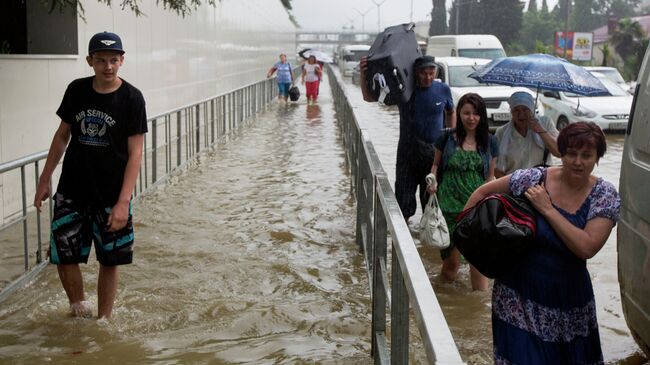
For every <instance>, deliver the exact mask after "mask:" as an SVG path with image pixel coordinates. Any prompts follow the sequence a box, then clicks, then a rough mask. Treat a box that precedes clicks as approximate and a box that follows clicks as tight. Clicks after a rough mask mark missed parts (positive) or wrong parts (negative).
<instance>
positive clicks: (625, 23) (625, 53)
mask: <svg viewBox="0 0 650 365" xmlns="http://www.w3.org/2000/svg"><path fill="white" fill-rule="evenodd" d="M644 40H645V41H644ZM610 41H611V43H612V44H613V45H614V49H615V50H616V52H617V53H618V55H619V56H621V58H622V59H623V61H624V62H625V68H624V73H625V74H626V76H627V78H628V79H636V75H637V74H638V72H639V67H641V62H642V61H643V55H644V53H645V47H647V44H648V43H647V35H646V34H645V31H643V28H641V25H640V24H639V22H636V21H633V20H631V19H629V18H626V19H621V20H620V21H619V22H618V25H617V27H616V30H615V31H614V34H612V37H611V38H610Z"/></svg>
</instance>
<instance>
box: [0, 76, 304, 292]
mask: <svg viewBox="0 0 650 365" xmlns="http://www.w3.org/2000/svg"><path fill="white" fill-rule="evenodd" d="M297 71H298V68H296V69H295V70H294V72H297ZM275 96H277V87H276V81H275V78H270V79H266V80H263V81H260V82H256V83H252V84H249V85H246V86H243V87H241V88H238V89H236V90H233V91H230V92H227V93H224V94H221V95H217V96H215V97H212V98H209V99H206V100H202V101H199V102H197V103H193V104H190V105H186V106H183V107H180V108H177V109H174V110H171V111H168V112H166V113H164V114H160V115H157V116H154V117H152V118H149V119H148V120H147V123H148V128H149V133H147V134H146V136H145V140H144V150H143V157H142V164H141V166H140V174H139V176H138V180H137V182H136V188H135V191H134V202H135V201H137V199H138V198H139V196H140V195H141V194H142V193H144V192H146V191H148V190H150V189H152V188H153V187H155V186H156V185H158V184H160V183H162V182H163V181H165V180H166V179H167V177H168V176H169V175H170V174H171V173H172V172H174V171H176V170H179V169H181V168H183V167H184V166H186V165H187V164H188V163H189V162H191V161H192V160H194V159H195V158H196V157H198V155H199V154H200V153H202V152H203V151H205V150H206V149H207V148H209V147H211V146H213V145H214V144H216V143H217V142H218V141H219V140H220V139H221V138H222V137H225V136H227V135H229V134H230V133H231V132H232V131H233V130H234V129H235V128H237V127H238V126H239V125H240V124H241V123H242V122H243V121H245V120H246V119H247V118H248V117H250V116H252V115H254V114H256V113H258V112H260V111H262V110H263V109H264V107H265V106H266V105H267V104H268V103H269V102H270V101H271V100H272V99H273V98H274V97H275ZM47 152H48V151H42V152H38V153H35V154H32V155H29V156H26V157H22V158H20V159H17V160H14V161H10V162H6V163H3V164H0V177H3V178H4V177H5V176H6V175H5V173H9V172H13V171H17V170H20V176H21V177H20V185H21V187H22V188H21V203H22V210H21V211H19V212H17V214H16V216H17V218H13V219H10V221H9V222H6V223H5V224H3V225H2V226H0V233H4V232H6V231H7V230H8V229H9V228H11V227H14V226H16V225H18V224H20V223H22V225H23V226H22V236H23V251H24V252H23V256H24V270H23V272H22V274H20V276H19V277H18V278H16V279H15V280H13V281H12V282H11V283H9V284H8V285H7V286H5V287H4V288H2V291H0V302H2V301H3V300H4V299H6V298H7V297H8V296H9V295H10V294H11V293H13V292H14V291H15V290H16V289H18V288H20V287H22V286H24V285H25V284H26V283H28V282H30V281H31V280H32V279H33V278H34V277H36V275H38V273H39V272H41V271H42V270H43V269H44V268H45V267H46V266H47V262H48V261H47V260H46V259H47V258H44V257H43V254H42V251H43V249H42V242H43V235H44V234H47V235H49V226H48V227H47V230H45V232H44V230H43V229H42V228H41V213H39V212H36V222H37V223H36V232H34V229H33V228H32V227H31V226H29V225H28V223H27V222H28V220H29V219H30V216H32V215H33V214H34V209H33V208H31V207H30V206H28V203H27V202H28V199H29V201H30V203H31V196H29V194H30V193H31V194H33V191H34V190H35V189H36V186H37V185H38V179H39V173H40V170H39V162H40V161H42V160H44V159H46V158H47ZM30 166H33V168H34V173H33V174H34V177H35V179H34V188H33V189H31V190H28V189H27V180H28V178H27V177H26V171H27V170H28V169H30V168H31V167H30ZM4 188H5V193H7V190H6V189H7V187H6V185H5V187H4ZM30 205H31V204H30ZM47 205H48V206H49V212H50V216H49V220H48V221H51V219H52V200H51V198H50V200H49V201H48V202H47ZM34 235H36V242H37V247H36V251H35V255H34V257H33V258H32V256H31V255H30V250H32V249H33V248H31V244H30V240H29V238H30V236H34ZM45 241H46V242H48V244H49V238H48V239H46V240H45ZM30 261H31V262H30Z"/></svg>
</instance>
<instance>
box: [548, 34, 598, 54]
mask: <svg viewBox="0 0 650 365" xmlns="http://www.w3.org/2000/svg"><path fill="white" fill-rule="evenodd" d="M593 40H594V34H593V33H580V32H566V37H565V32H555V54H556V55H557V56H560V57H564V58H566V59H567V60H571V61H591V50H592V47H593ZM565 45H566V56H565V55H564V49H565Z"/></svg>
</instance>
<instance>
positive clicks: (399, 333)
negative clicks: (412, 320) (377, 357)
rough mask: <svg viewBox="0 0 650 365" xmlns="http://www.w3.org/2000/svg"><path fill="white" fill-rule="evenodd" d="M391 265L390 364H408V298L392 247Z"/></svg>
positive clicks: (399, 266) (398, 263)
mask: <svg viewBox="0 0 650 365" xmlns="http://www.w3.org/2000/svg"><path fill="white" fill-rule="evenodd" d="M391 257H392V260H391V262H392V265H391V274H392V275H391V277H392V280H391V284H392V285H391V295H390V297H391V304H392V305H391V311H390V319H391V330H390V348H391V357H390V359H391V364H393V365H401V364H408V361H409V351H408V350H409V299H408V293H407V292H406V285H404V276H403V275H402V267H401V265H400V262H399V260H398V258H397V255H396V254H395V250H394V248H393V254H392V255H391Z"/></svg>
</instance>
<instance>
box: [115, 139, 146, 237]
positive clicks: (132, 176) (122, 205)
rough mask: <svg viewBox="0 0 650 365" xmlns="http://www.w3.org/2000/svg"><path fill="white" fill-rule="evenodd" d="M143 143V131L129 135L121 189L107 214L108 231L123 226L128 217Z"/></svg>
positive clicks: (116, 229)
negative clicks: (127, 157) (127, 155)
mask: <svg viewBox="0 0 650 365" xmlns="http://www.w3.org/2000/svg"><path fill="white" fill-rule="evenodd" d="M143 144H144V133H141V134H134V135H132V136H129V140H128V148H129V159H128V161H127V162H126V168H125V170H124V180H122V190H120V196H119V198H118V199H117V203H115V206H113V209H112V210H111V214H110V215H109V216H108V222H107V224H108V226H109V228H108V231H109V232H115V231H118V230H120V229H122V228H124V226H126V222H127V220H128V218H129V203H130V202H131V195H133V189H134V188H135V182H136V180H137V178H138V173H139V172H140V162H141V161H142V146H143Z"/></svg>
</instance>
